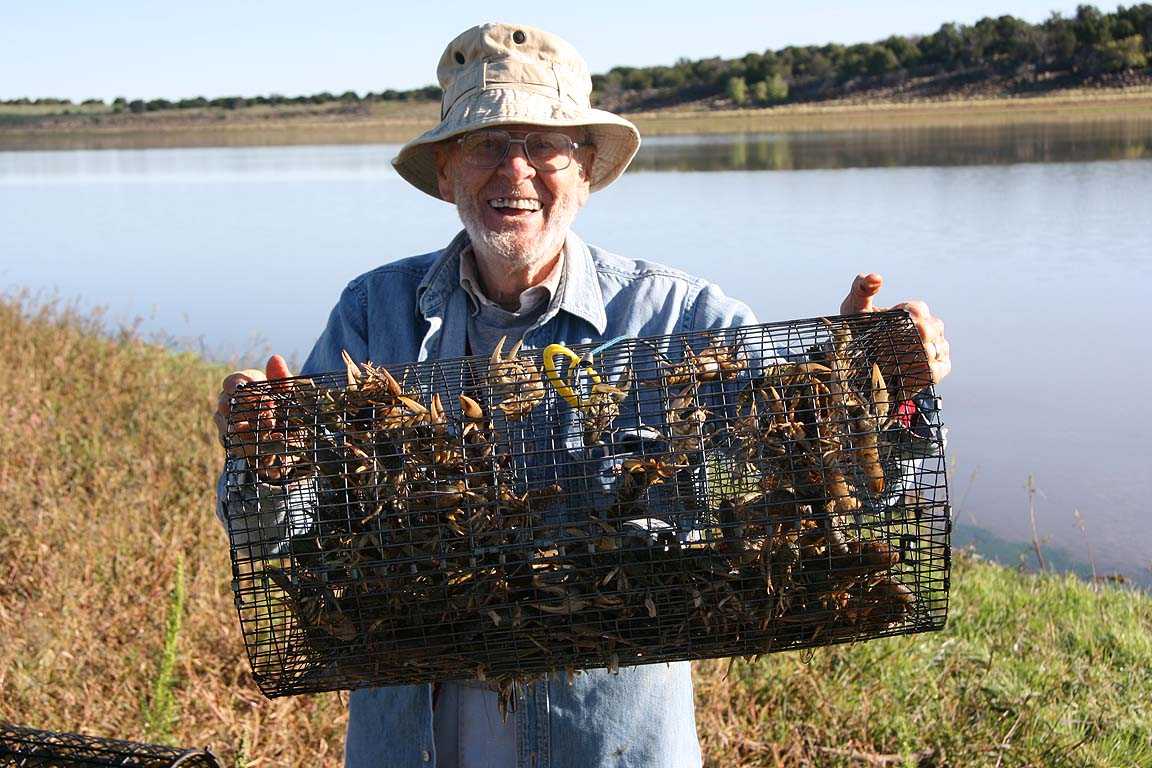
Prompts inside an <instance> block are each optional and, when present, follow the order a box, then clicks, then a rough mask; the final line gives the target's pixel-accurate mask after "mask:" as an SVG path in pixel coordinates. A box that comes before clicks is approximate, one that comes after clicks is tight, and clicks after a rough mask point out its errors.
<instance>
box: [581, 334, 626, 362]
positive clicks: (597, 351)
mask: <svg viewBox="0 0 1152 768" xmlns="http://www.w3.org/2000/svg"><path fill="white" fill-rule="evenodd" d="M627 338H628V337H627V336H617V337H616V338H614V339H609V340H608V341H606V342H604V343H603V344H601V345H600V346H598V347H596V349H593V350H592V351H591V352H589V353H588V354H587V355H585V357H586V358H591V357H592V356H593V355H598V354H600V353H601V352H603V351H604V350H606V349H608V348H609V347H612V346H615V345H616V344H619V343H620V342H622V341H624V340H625V339H627Z"/></svg>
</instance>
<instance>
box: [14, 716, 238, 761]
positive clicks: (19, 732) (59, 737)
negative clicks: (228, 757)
mask: <svg viewBox="0 0 1152 768" xmlns="http://www.w3.org/2000/svg"><path fill="white" fill-rule="evenodd" d="M102 766H123V767H129V766H130V767H131V768H219V766H220V764H219V763H218V762H216V758H215V757H213V756H212V754H211V753H210V752H208V751H207V750H199V749H176V748H173V747H165V746H161V745H159V744H141V743H139V742H135V741H121V740H119V739H103V738H98V737H96V736H83V735H81V734H78V733H61V732H57V731H43V730H38V729H35V728H27V727H24V726H19V725H13V724H11V723H0V768H101V767H102Z"/></svg>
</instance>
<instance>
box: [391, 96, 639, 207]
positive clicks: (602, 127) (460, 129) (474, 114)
mask: <svg viewBox="0 0 1152 768" xmlns="http://www.w3.org/2000/svg"><path fill="white" fill-rule="evenodd" d="M488 95H489V96H491V95H492V94H491V92H489V94H488ZM503 95H504V96H505V98H504V99H501V100H500V101H501V102H502V103H501V104H499V105H498V106H496V107H495V108H493V105H492V104H491V103H486V102H489V101H490V100H489V99H485V100H484V102H481V103H476V102H473V103H472V104H469V105H464V108H463V109H461V110H459V111H458V112H457V110H453V112H457V114H450V115H449V116H448V118H446V119H444V120H442V121H441V122H440V124H439V125H437V126H436V127H435V128H433V129H431V130H429V131H426V132H424V133H422V134H421V135H420V136H417V137H416V138H415V139H413V140H412V141H410V142H408V143H407V144H405V145H404V146H403V147H402V148H401V149H400V153H399V154H398V155H396V157H395V159H393V160H392V166H393V167H394V168H395V169H396V172H397V173H399V174H400V176H401V177H403V178H404V180H405V181H407V182H408V183H409V184H411V185H412V186H414V187H416V188H417V189H419V190H420V191H421V192H425V193H427V194H429V195H431V196H432V197H435V198H437V199H443V198H441V197H440V189H439V184H438V183H437V180H436V156H435V145H436V144H438V143H440V142H442V141H445V140H447V139H451V138H454V137H456V136H460V135H462V134H465V133H468V132H470V131H475V130H477V129H479V128H493V127H497V126H501V125H538V126H540V127H542V128H576V127H582V128H586V129H587V130H588V133H589V139H590V140H591V143H592V144H593V146H595V148H596V154H595V157H594V159H593V161H592V168H591V169H590V172H589V187H590V189H591V191H593V192H595V191H596V190H598V189H602V188H604V187H605V186H607V185H608V184H610V183H612V182H613V181H614V180H615V179H616V178H617V177H619V176H620V174H622V173H624V170H625V169H626V168H627V167H628V164H629V163H630V162H632V158H633V157H635V156H636V152H637V150H639V149H640V131H639V130H637V128H636V126H635V125H633V124H632V123H631V122H630V121H628V120H626V119H624V118H623V117H620V116H619V115H615V114H613V113H611V112H606V111H604V110H602V109H586V110H582V111H579V112H578V114H573V113H571V112H568V113H566V114H564V113H561V114H555V116H554V117H550V118H548V119H541V117H540V115H541V114H549V113H550V112H551V113H556V112H557V110H552V109H550V108H549V109H548V110H547V111H544V110H541V109H540V107H541V106H544V105H543V104H535V105H529V104H524V103H518V104H516V105H515V107H516V108H512V109H509V108H508V106H509V105H508V104H507V101H508V99H507V97H508V96H511V97H512V100H513V101H516V102H522V101H523V100H524V97H525V94H523V93H516V92H512V91H504V92H503ZM529 99H531V97H529ZM531 100H533V101H534V100H535V99H531ZM551 103H552V102H548V104H549V105H550V104H551Z"/></svg>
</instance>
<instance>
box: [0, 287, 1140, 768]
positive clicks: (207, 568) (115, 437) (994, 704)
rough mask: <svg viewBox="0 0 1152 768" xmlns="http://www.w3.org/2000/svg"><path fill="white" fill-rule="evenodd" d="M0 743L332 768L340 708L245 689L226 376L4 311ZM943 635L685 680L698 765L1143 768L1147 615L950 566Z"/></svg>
mask: <svg viewBox="0 0 1152 768" xmlns="http://www.w3.org/2000/svg"><path fill="white" fill-rule="evenodd" d="M0 356H2V359H4V360H5V361H7V362H8V366H9V370H8V373H7V375H6V376H5V377H4V379H3V382H2V383H0V403H2V405H0V413H3V414H4V415H5V417H6V423H5V428H4V429H3V430H0V498H3V499H4V500H5V502H6V504H5V514H4V515H2V516H0V638H3V639H4V640H3V642H2V643H0V691H2V695H0V720H11V721H15V722H19V723H24V724H28V725H33V726H38V727H47V728H56V729H64V730H83V731H88V732H91V733H95V734H99V735H107V736H117V737H122V738H149V739H157V740H165V741H171V742H172V743H176V744H189V745H210V746H211V747H212V748H213V749H214V750H215V751H216V752H217V753H218V754H221V755H222V756H223V757H224V758H225V761H226V764H227V765H229V766H232V765H238V764H242V765H249V766H301V767H303V766H309V767H310V768H315V767H316V766H335V765H338V764H339V752H340V746H341V743H342V734H343V728H344V723H345V720H344V713H343V710H344V707H343V704H342V702H341V700H340V698H339V697H338V696H337V695H335V694H327V695H323V696H312V697H304V698H294V699H281V700H277V701H274V702H269V701H265V700H263V699H262V698H261V696H260V695H259V693H258V692H257V690H256V688H255V686H254V685H253V684H252V683H251V682H250V681H249V679H248V674H247V664H246V661H245V659H244V657H243V651H242V642H241V638H240V635H239V632H238V626H237V622H236V617H235V612H234V609H233V605H232V598H231V593H230V590H229V575H230V569H229V565H228V557H227V543H226V540H225V537H224V535H223V532H222V530H221V529H220V526H219V525H218V523H217V522H216V521H215V520H214V518H213V514H212V507H213V502H212V484H213V481H214V478H215V473H216V471H217V468H218V463H219V458H220V456H219V454H220V449H219V447H218V445H217V444H216V441H215V437H214V432H213V429H212V425H211V421H210V418H209V413H210V410H211V407H212V401H213V396H214V392H215V390H216V387H217V385H218V383H219V379H220V377H221V375H222V373H223V372H224V371H223V369H221V368H220V367H218V366H212V365H209V364H206V363H204V362H203V361H202V360H200V359H198V358H196V357H194V356H191V355H186V354H173V353H171V352H168V351H165V350H162V349H159V348H156V347H153V346H149V345H147V344H144V343H142V342H141V341H140V340H139V339H137V338H135V337H134V336H133V335H132V334H130V333H125V334H120V335H114V336H112V337H109V336H107V335H105V334H102V333H100V332H99V320H98V318H92V317H79V316H76V315H74V314H70V313H68V312H64V311H59V310H46V309H35V308H33V307H31V306H29V305H28V304H27V303H26V302H21V301H15V300H7V301H2V302H0ZM953 583H954V590H953V602H952V615H951V619H950V621H949V625H948V628H947V630H946V631H944V632H942V633H939V634H935V635H930V636H922V637H912V638H896V639H889V640H884V641H877V642H873V643H866V644H860V645H856V646H850V647H842V648H837V649H832V650H821V651H818V652H816V653H815V654H813V655H812V657H811V658H810V659H809V658H805V657H802V656H801V655H798V654H787V655H774V656H770V657H765V658H763V659H760V660H759V661H757V662H754V663H743V662H741V663H738V664H736V665H735V666H734V667H733V668H732V670H731V671H730V672H728V674H727V676H725V672H726V670H727V665H726V664H725V663H723V662H706V663H701V664H699V665H697V684H698V718H699V729H700V735H701V739H702V742H703V744H704V748H705V751H706V757H707V761H708V764H709V765H713V766H724V767H725V768H729V767H732V766H775V765H789V766H792V765H797V766H799V765H816V766H865V765H867V766H873V765H916V764H919V765H922V766H928V765H934V766H945V765H947V766H982V765H988V766H994V765H998V764H999V765H1004V766H1023V765H1044V766H1055V765H1090V766H1110V767H1111V766H1128V765H1131V766H1136V765H1149V764H1152V710H1150V704H1149V702H1150V701H1152V598H1150V597H1149V596H1147V595H1144V594H1141V593H1137V592H1131V591H1126V590H1120V589H1115V588H1108V587H1101V588H1099V589H1098V590H1095V589H1093V588H1092V587H1090V586H1089V585H1086V584H1084V583H1082V582H1079V581H1076V580H1075V579H1072V578H1070V577H1057V576H1050V575H1048V576H1023V575H1020V574H1017V573H1015V572H1014V571H1011V570H1008V569H1005V568H1001V567H999V566H994V565H990V564H988V563H984V562H980V561H977V560H974V559H972V558H960V559H959V560H958V562H957V564H956V569H955V575H954V582H953Z"/></svg>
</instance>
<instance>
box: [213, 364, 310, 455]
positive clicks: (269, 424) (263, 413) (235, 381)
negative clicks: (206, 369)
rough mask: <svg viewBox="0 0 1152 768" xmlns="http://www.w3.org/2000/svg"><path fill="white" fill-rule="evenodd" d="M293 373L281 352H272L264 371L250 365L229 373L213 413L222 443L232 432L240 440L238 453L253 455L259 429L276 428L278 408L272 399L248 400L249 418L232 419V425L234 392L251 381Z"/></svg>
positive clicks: (264, 430) (266, 379)
mask: <svg viewBox="0 0 1152 768" xmlns="http://www.w3.org/2000/svg"><path fill="white" fill-rule="evenodd" d="M291 375H292V373H291V371H289V370H288V363H286V362H285V361H284V358H283V357H281V356H280V355H272V357H270V358H268V364H267V365H266V366H265V368H264V370H263V371H261V370H259V369H256V368H249V369H246V370H243V371H235V372H233V373H231V374H229V375H228V376H226V377H225V378H224V382H223V383H222V384H221V385H220V395H219V397H217V398H216V413H215V414H213V420H214V421H215V422H216V429H217V431H218V432H219V433H220V443H221V445H227V443H226V442H225V440H226V438H227V436H228V435H229V434H232V435H234V436H235V437H237V438H238V439H239V441H240V442H239V445H238V446H237V447H236V450H235V455H238V456H241V457H243V458H245V459H248V458H251V457H252V456H253V455H254V454H255V452H256V431H257V430H259V431H260V432H274V431H277V430H276V421H275V411H274V410H273V407H272V402H271V401H270V400H268V401H266V402H260V403H252V404H245V405H246V407H245V408H244V410H245V412H246V413H247V414H249V419H248V420H247V421H237V422H233V423H232V424H231V425H229V424H228V416H229V415H230V413H231V404H232V396H233V395H234V394H235V393H236V390H237V389H239V388H240V387H241V386H242V385H244V384H247V383H248V382H251V381H272V380H275V379H286V378H288V377H289V376H291Z"/></svg>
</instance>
